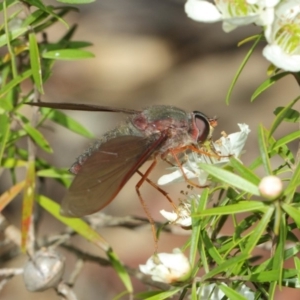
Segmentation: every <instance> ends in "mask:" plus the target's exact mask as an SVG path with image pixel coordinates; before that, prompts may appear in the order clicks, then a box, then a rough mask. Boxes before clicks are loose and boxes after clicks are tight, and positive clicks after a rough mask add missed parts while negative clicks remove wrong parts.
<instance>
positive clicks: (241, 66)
mask: <svg viewBox="0 0 300 300" xmlns="http://www.w3.org/2000/svg"><path fill="white" fill-rule="evenodd" d="M262 37H263V35H262V34H260V35H258V36H257V38H256V41H255V42H254V43H253V45H252V46H251V48H250V50H249V51H248V53H247V54H246V56H245V58H244V59H243V61H242V63H241V65H240V66H239V68H238V70H237V72H236V74H235V75H234V78H233V80H232V82H231V84H230V87H229V90H228V92H227V95H226V100H225V101H226V104H229V99H230V96H231V94H232V91H233V88H234V86H235V84H236V82H237V80H238V78H239V76H240V75H241V73H242V71H243V69H244V67H245V65H246V63H247V62H248V60H249V59H250V57H251V55H252V53H253V52H254V49H255V48H256V46H257V44H258V43H259V42H260V40H261V38H262Z"/></svg>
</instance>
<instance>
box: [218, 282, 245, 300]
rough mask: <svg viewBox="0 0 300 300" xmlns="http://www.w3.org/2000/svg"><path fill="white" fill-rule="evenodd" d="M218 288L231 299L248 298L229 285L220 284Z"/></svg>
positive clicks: (240, 299)
mask: <svg viewBox="0 0 300 300" xmlns="http://www.w3.org/2000/svg"><path fill="white" fill-rule="evenodd" d="M218 288H219V289H220V290H221V291H222V292H223V293H224V294H225V295H226V296H227V297H228V299H230V300H247V299H248V298H245V297H244V296H242V295H241V294H240V293H239V292H237V291H235V290H234V289H232V288H231V287H229V286H228V285H224V284H219V285H218Z"/></svg>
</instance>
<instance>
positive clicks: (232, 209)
mask: <svg viewBox="0 0 300 300" xmlns="http://www.w3.org/2000/svg"><path fill="white" fill-rule="evenodd" d="M267 208H268V205H266V204H265V203H263V202H261V201H240V202H239V203H237V204H232V205H226V206H218V207H213V208H209V209H205V210H203V211H201V212H198V213H196V214H195V215H193V217H204V216H217V215H232V214H238V213H244V212H252V211H262V212H265V211H266V209H267Z"/></svg>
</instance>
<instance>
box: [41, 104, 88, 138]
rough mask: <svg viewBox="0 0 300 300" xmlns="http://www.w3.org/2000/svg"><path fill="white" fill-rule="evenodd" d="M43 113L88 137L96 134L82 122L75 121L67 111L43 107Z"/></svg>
mask: <svg viewBox="0 0 300 300" xmlns="http://www.w3.org/2000/svg"><path fill="white" fill-rule="evenodd" d="M41 113H42V114H43V115H44V116H47V118H48V119H50V120H52V121H53V122H55V123H57V124H59V125H61V126H63V127H65V128H67V129H69V130H71V131H73V132H75V133H78V134H80V135H82V136H84V137H87V138H94V135H93V134H92V133H91V132H90V131H88V130H87V129H86V128H85V127H83V126H82V125H81V124H80V123H78V122H77V121H75V120H74V119H73V118H72V117H70V116H68V115H66V114H65V113H63V112H61V111H58V110H55V109H50V108H45V107H43V108H41Z"/></svg>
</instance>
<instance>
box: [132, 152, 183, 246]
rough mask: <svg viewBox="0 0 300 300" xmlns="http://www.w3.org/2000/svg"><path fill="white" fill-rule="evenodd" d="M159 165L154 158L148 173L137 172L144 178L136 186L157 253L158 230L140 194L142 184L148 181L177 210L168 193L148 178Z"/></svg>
mask: <svg viewBox="0 0 300 300" xmlns="http://www.w3.org/2000/svg"><path fill="white" fill-rule="evenodd" d="M156 164H157V159H156V157H155V158H154V160H153V162H152V164H151V165H150V167H149V168H148V169H147V171H146V172H145V173H144V174H143V173H141V172H140V171H137V173H138V174H139V175H141V176H142V178H141V179H140V181H139V182H138V183H137V185H136V186H135V190H136V193H137V195H138V197H139V199H140V202H141V205H142V207H143V209H144V211H145V213H146V216H147V218H148V220H149V222H150V225H151V229H152V234H153V239H154V243H155V251H157V242H158V240H157V236H156V229H155V222H154V220H153V218H152V216H151V214H150V213H149V210H148V208H147V205H146V203H145V201H144V199H143V197H142V195H141V192H140V187H141V186H142V184H143V183H144V182H145V181H147V182H148V183H149V184H151V185H152V186H153V187H154V188H156V189H157V190H158V191H159V192H161V193H162V194H163V195H164V196H165V197H166V198H167V199H168V201H169V202H170V203H171V204H172V206H173V207H174V209H176V210H177V208H176V206H175V204H174V203H173V201H172V200H171V198H170V197H169V196H168V195H167V193H166V192H165V191H164V190H162V189H161V188H160V187H158V186H157V185H156V184H155V183H154V182H152V181H151V180H150V179H148V176H149V174H150V173H151V171H152V170H153V169H154V167H155V166H156Z"/></svg>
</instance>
